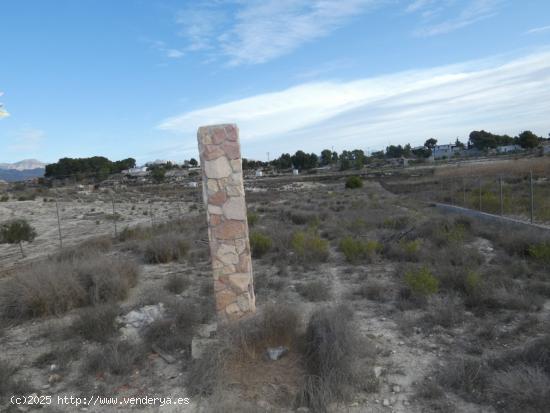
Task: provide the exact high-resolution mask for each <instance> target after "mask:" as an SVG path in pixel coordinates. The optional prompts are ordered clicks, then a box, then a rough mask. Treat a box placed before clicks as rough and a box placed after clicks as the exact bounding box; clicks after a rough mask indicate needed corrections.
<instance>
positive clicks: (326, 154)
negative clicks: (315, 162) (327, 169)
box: [321, 149, 332, 166]
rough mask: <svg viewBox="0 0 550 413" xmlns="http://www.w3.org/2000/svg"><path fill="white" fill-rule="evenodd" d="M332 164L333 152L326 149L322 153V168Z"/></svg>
mask: <svg viewBox="0 0 550 413" xmlns="http://www.w3.org/2000/svg"><path fill="white" fill-rule="evenodd" d="M331 162H332V152H331V151H330V149H325V150H323V151H322V152H321V166H327V165H330V164H331Z"/></svg>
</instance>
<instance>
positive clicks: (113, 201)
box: [111, 197, 118, 238]
mask: <svg viewBox="0 0 550 413" xmlns="http://www.w3.org/2000/svg"><path fill="white" fill-rule="evenodd" d="M111 202H112V204H113V222H114V224H115V238H116V237H118V231H117V228H116V219H117V217H116V212H115V197H112V198H111Z"/></svg>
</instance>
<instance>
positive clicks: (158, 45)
mask: <svg viewBox="0 0 550 413" xmlns="http://www.w3.org/2000/svg"><path fill="white" fill-rule="evenodd" d="M150 44H151V47H153V48H154V49H156V50H158V51H159V52H160V53H161V54H162V55H164V57H167V58H169V59H180V58H182V57H183V56H185V53H184V52H183V51H182V50H179V49H174V48H171V47H168V46H167V45H166V43H164V42H162V41H154V42H150Z"/></svg>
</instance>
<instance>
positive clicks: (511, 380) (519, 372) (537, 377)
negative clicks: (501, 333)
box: [488, 365, 550, 413]
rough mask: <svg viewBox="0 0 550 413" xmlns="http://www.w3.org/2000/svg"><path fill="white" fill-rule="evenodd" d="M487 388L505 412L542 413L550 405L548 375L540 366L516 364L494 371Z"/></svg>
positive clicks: (549, 378) (549, 380)
mask: <svg viewBox="0 0 550 413" xmlns="http://www.w3.org/2000/svg"><path fill="white" fill-rule="evenodd" d="M488 388H489V394H490V395H491V398H492V399H493V401H494V402H495V403H496V404H497V405H498V406H499V408H500V410H502V411H505V412H509V413H515V412H520V411H521V412H525V413H543V412H547V411H548V408H549V406H550V376H548V375H547V374H545V372H544V371H543V370H542V369H541V368H537V367H531V366H526V365H518V366H514V367H512V368H508V369H506V370H504V371H499V372H496V373H495V375H494V376H493V377H491V379H490V381H489V385H488Z"/></svg>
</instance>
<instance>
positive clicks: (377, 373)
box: [373, 366, 383, 378]
mask: <svg viewBox="0 0 550 413" xmlns="http://www.w3.org/2000/svg"><path fill="white" fill-rule="evenodd" d="M373 371H374V377H376V378H378V377H380V375H381V374H382V371H383V369H382V367H380V366H375V367H374V369H373Z"/></svg>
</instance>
